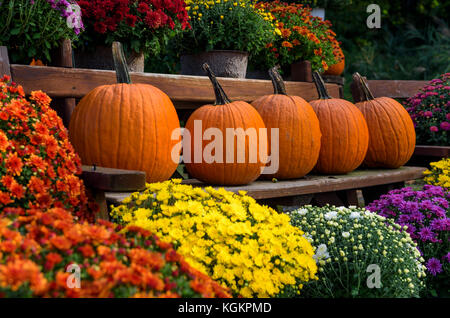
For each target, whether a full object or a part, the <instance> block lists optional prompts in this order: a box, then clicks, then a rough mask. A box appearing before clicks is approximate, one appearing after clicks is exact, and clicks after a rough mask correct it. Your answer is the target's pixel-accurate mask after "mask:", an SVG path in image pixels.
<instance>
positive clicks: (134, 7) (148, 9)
mask: <svg viewBox="0 0 450 318" xmlns="http://www.w3.org/2000/svg"><path fill="white" fill-rule="evenodd" d="M107 3H108V5H105V1H104V0H89V1H88V0H80V1H78V5H79V6H80V7H81V12H82V17H83V22H84V24H85V27H86V30H85V32H84V33H83V34H82V36H81V37H80V41H79V43H78V46H79V49H78V50H75V64H76V66H77V67H82V68H97V69H111V70H112V69H114V63H113V58H112V52H111V45H112V43H113V42H114V41H118V42H121V43H122V44H123V46H124V50H125V52H126V53H127V62H128V66H129V69H130V70H131V71H136V72H143V71H144V60H145V57H146V56H150V55H156V54H159V53H160V51H161V49H162V47H164V46H165V45H166V44H167V42H168V40H169V39H170V38H171V37H173V36H174V35H176V34H177V32H180V31H181V30H184V29H186V28H188V27H189V22H188V14H187V12H186V9H185V6H186V5H185V2H184V1H183V0H164V1H162V0H109V1H108V2H107Z"/></svg>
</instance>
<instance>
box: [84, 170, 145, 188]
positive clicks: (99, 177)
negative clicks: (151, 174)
mask: <svg viewBox="0 0 450 318" xmlns="http://www.w3.org/2000/svg"><path fill="white" fill-rule="evenodd" d="M82 170H83V173H82V175H81V178H82V179H83V182H84V184H85V186H86V187H88V188H90V189H95V190H97V191H136V190H142V189H144V188H145V172H144V171H134V170H122V169H112V168H105V167H95V169H94V167H93V166H82Z"/></svg>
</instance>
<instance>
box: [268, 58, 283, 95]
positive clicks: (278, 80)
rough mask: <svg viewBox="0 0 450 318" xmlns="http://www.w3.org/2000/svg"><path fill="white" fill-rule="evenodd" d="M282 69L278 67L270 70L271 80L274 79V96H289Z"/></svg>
mask: <svg viewBox="0 0 450 318" xmlns="http://www.w3.org/2000/svg"><path fill="white" fill-rule="evenodd" d="M279 69H280V67H279V66H278V65H276V66H274V67H272V68H271V69H270V70H269V75H270V78H271V79H272V84H273V91H274V94H275V95H276V94H281V95H287V93H286V87H285V86H284V81H283V78H282V77H281V75H280V73H279V71H278V70H279Z"/></svg>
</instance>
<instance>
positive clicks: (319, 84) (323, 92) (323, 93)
mask: <svg viewBox="0 0 450 318" xmlns="http://www.w3.org/2000/svg"><path fill="white" fill-rule="evenodd" d="M312 76H313V80H314V84H315V85H316V88H317V93H318V94H319V98H320V99H331V97H330V95H329V94H328V90H327V88H326V86H325V82H324V81H323V78H322V76H320V74H319V73H318V72H317V71H314V73H313V74H312Z"/></svg>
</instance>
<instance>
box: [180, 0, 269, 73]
mask: <svg viewBox="0 0 450 318" xmlns="http://www.w3.org/2000/svg"><path fill="white" fill-rule="evenodd" d="M186 3H187V4H188V7H187V9H188V12H189V17H190V24H191V26H192V28H191V29H187V30H185V32H183V33H180V36H179V37H178V38H177V42H176V44H177V47H178V49H179V51H180V52H181V58H180V62H181V74H185V75H204V73H203V69H202V65H203V63H205V62H206V63H208V64H209V65H211V68H212V70H213V72H214V73H215V74H216V75H217V76H222V77H236V78H244V77H245V74H246V70H247V64H248V59H249V58H252V57H253V56H255V55H256V54H257V53H258V52H259V51H261V50H262V49H263V48H264V44H265V43H267V42H270V41H271V40H272V39H273V37H274V32H275V27H274V25H273V23H272V21H271V20H272V18H271V15H270V14H268V13H266V12H264V11H263V10H258V9H257V8H255V5H254V1H252V0H215V1H209V0H187V1H186Z"/></svg>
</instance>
